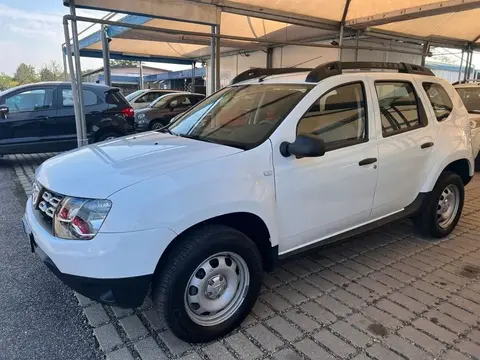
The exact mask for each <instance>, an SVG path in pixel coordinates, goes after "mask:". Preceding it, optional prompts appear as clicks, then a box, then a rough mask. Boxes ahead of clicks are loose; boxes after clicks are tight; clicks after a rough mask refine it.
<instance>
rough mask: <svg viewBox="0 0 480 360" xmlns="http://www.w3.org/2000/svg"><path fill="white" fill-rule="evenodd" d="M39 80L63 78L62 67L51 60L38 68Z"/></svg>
mask: <svg viewBox="0 0 480 360" xmlns="http://www.w3.org/2000/svg"><path fill="white" fill-rule="evenodd" d="M40 80H41V81H59V80H65V76H64V74H63V69H62V68H61V67H60V65H58V64H57V63H56V62H55V61H53V60H52V61H51V62H50V63H49V64H48V65H47V64H45V65H43V67H42V69H41V70H40Z"/></svg>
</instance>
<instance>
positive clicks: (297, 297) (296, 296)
mask: <svg viewBox="0 0 480 360" xmlns="http://www.w3.org/2000/svg"><path fill="white" fill-rule="evenodd" d="M276 292H277V293H279V294H280V295H282V296H283V297H284V298H285V299H287V300H288V301H289V302H291V303H292V304H294V305H297V304H300V303H301V302H302V301H305V300H306V299H307V298H306V297H305V296H303V295H302V294H300V293H299V292H298V291H296V290H294V289H293V288H291V287H290V286H288V285H286V286H281V287H279V288H277V289H276Z"/></svg>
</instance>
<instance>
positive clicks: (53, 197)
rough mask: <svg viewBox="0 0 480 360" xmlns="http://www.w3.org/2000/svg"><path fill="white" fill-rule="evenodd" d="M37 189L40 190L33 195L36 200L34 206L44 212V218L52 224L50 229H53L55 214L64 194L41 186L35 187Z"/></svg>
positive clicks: (41, 212)
mask: <svg viewBox="0 0 480 360" xmlns="http://www.w3.org/2000/svg"><path fill="white" fill-rule="evenodd" d="M35 191H38V193H37V195H36V196H33V199H32V200H36V201H35V203H34V204H33V208H34V209H35V210H38V212H39V213H40V214H42V217H43V219H44V220H45V221H46V222H47V223H48V224H49V225H50V229H52V228H51V226H52V223H53V216H54V215H55V211H56V210H57V207H58V206H59V205H60V203H61V202H62V200H63V198H64V196H63V195H60V194H57V193H54V192H53V191H50V190H48V189H45V188H44V187H40V186H39V187H38V189H35V187H34V192H35Z"/></svg>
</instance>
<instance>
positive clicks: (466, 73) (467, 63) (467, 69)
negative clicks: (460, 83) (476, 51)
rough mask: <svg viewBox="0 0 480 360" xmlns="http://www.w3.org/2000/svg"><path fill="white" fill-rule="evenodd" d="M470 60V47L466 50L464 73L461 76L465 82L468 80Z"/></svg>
mask: <svg viewBox="0 0 480 360" xmlns="http://www.w3.org/2000/svg"><path fill="white" fill-rule="evenodd" d="M471 58H472V52H471V50H470V46H469V47H468V49H467V62H466V63H465V72H464V74H463V80H464V81H467V79H468V73H469V72H470V62H471Z"/></svg>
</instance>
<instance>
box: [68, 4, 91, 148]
mask: <svg viewBox="0 0 480 360" xmlns="http://www.w3.org/2000/svg"><path fill="white" fill-rule="evenodd" d="M70 15H71V16H73V18H74V19H72V42H73V57H74V61H75V70H76V71H75V74H76V79H77V81H76V84H75V88H72V93H73V92H74V91H77V93H78V103H76V104H75V103H74V106H75V105H76V106H77V107H78V108H79V110H78V119H77V118H76V119H75V120H76V121H78V122H79V123H80V126H79V127H80V134H78V133H77V139H78V137H80V138H79V139H78V140H80V141H79V142H80V144H81V146H84V145H88V139H87V126H86V123H85V109H84V106H83V104H84V101H83V86H82V67H81V66H80V46H79V44H78V28H77V20H75V17H76V13H75V4H74V3H73V1H72V2H71V3H70ZM72 85H73V84H72Z"/></svg>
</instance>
